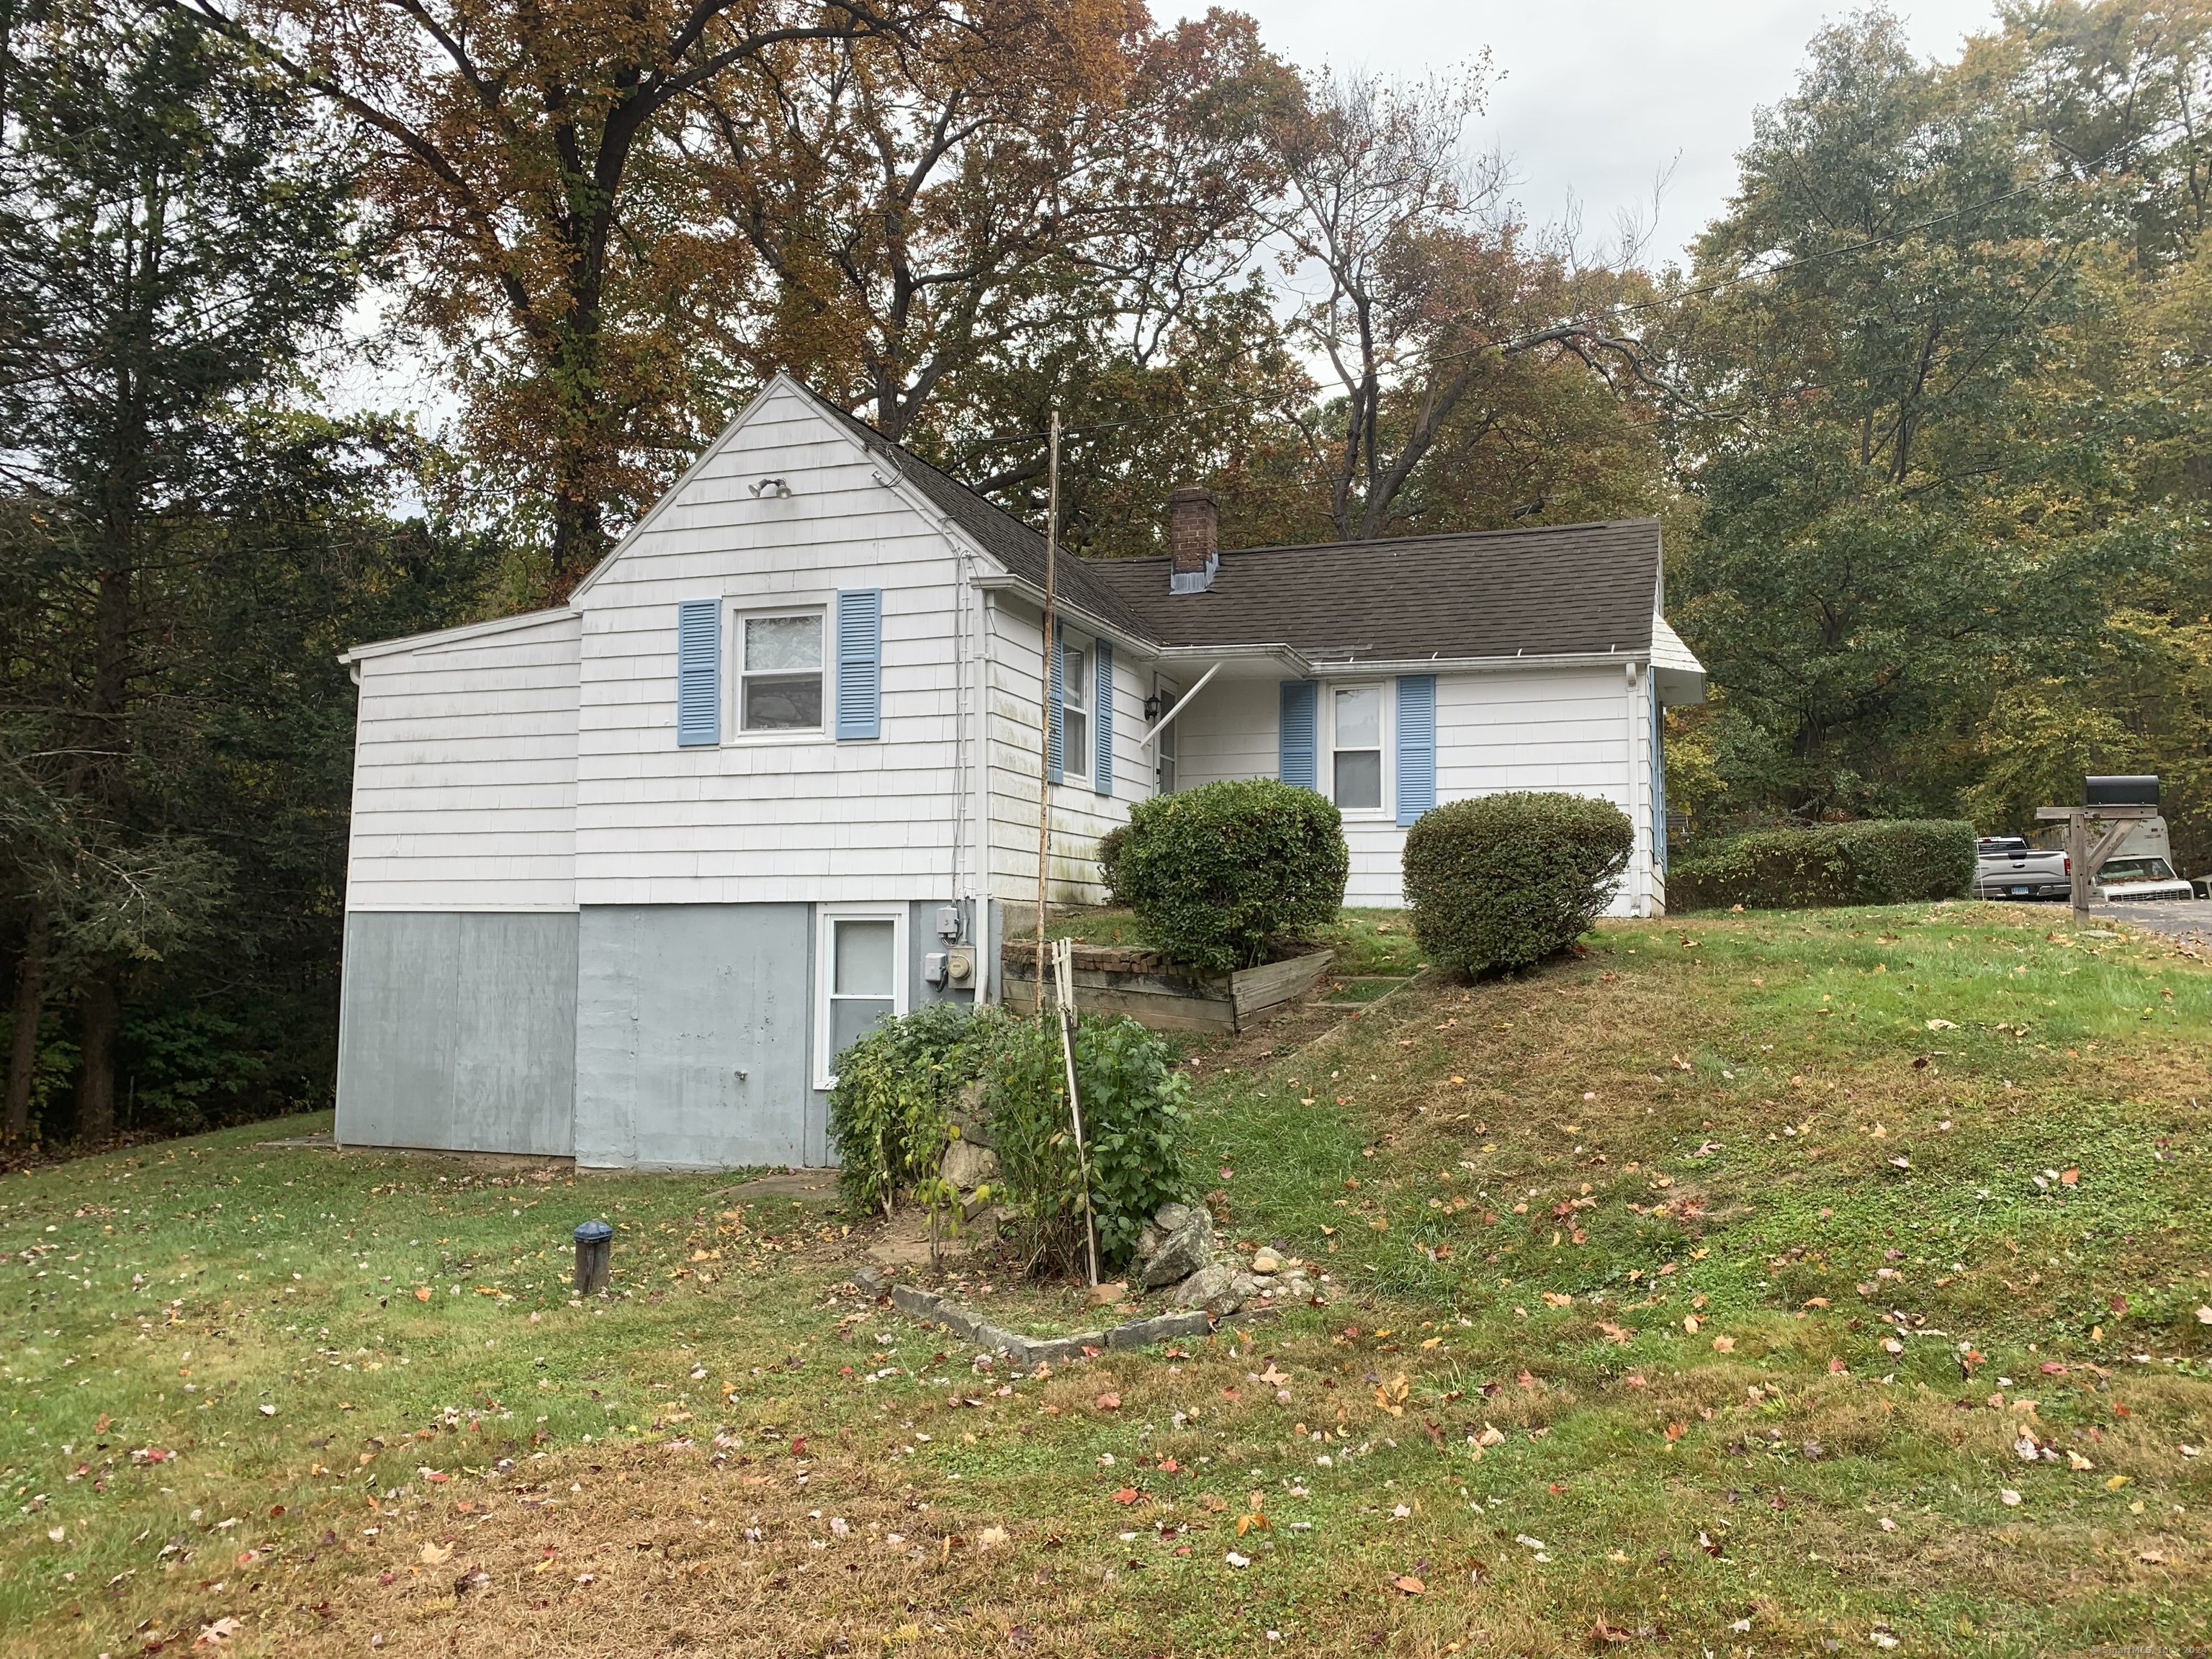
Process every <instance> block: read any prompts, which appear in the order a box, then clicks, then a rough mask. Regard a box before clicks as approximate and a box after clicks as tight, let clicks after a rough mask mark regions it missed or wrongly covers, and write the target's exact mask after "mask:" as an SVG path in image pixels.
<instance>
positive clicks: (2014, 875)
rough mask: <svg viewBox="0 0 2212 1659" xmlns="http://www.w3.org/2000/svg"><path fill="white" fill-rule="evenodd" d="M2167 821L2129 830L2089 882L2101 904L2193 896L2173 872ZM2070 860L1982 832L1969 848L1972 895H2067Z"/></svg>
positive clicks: (2018, 839)
mask: <svg viewBox="0 0 2212 1659" xmlns="http://www.w3.org/2000/svg"><path fill="white" fill-rule="evenodd" d="M2170 848H2171V842H2169V841H2168V840H2167V837H2166V820H2165V819H2164V818H2162V817H2157V818H2145V819H2143V820H2142V822H2141V823H2138V824H2136V825H2135V826H2134V827H2133V828H2132V829H2130V830H2129V831H2128V833H2127V836H2126V837H2125V838H2124V840H2123V841H2122V842H2120V844H2119V847H2118V850H2116V851H2115V852H2114V853H2113V854H2112V857H2110V858H2108V859H2106V860H2105V863H2104V867H2103V868H2101V869H2100V870H2099V871H2098V872H2097V878H2096V879H2095V880H2094V881H2093V882H2092V883H2091V884H2090V896H2091V897H2092V898H2093V899H2094V900H2096V901H2097V902H2100V903H2106V904H2132V903H2140V902H2143V901H2144V900H2147V899H2185V898H2193V897H2195V896H2196V889H2195V887H2194V886H2193V885H2192V884H2191V883H2189V882H2188V881H2185V880H2184V879H2183V878H2181V877H2179V876H2178V875H2176V874H2175V873H2174V869H2173V862H2172V852H2171V850H2170ZM2073 879H2074V870H2073V861H2072V860H2070V859H2069V858H2068V857H2067V855H2066V851H2065V849H2064V848H2055V847H2036V846H2033V845H2031V844H2030V843H2029V842H2028V840H2027V837H2026V836H1983V837H1981V839H1980V840H1979V841H1978V842H1976V843H1975V846H1974V896H1975V897H1976V898H1984V899H2067V898H2070V897H2071V896H2073Z"/></svg>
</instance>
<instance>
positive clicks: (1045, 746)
mask: <svg viewBox="0 0 2212 1659" xmlns="http://www.w3.org/2000/svg"><path fill="white" fill-rule="evenodd" d="M1044 499H1045V508H1044V634H1043V636H1042V639H1041V640H1040V641H1039V650H1038V652H1037V666H1038V668H1039V669H1040V670H1041V672H1040V674H1039V676H1038V678H1037V714H1038V717H1039V718H1038V720H1037V883H1036V1003H1035V1006H1034V1008H1033V1012H1035V1013H1036V1015H1037V1016H1038V1017H1039V1018H1042V1017H1043V1014H1044V903H1045V901H1044V882H1045V870H1046V867H1047V866H1048V864H1049V863H1050V861H1051V859H1052V675H1053V670H1054V668H1056V667H1058V666H1059V664H1058V662H1057V661H1056V660H1055V658H1054V652H1055V650H1056V647H1054V644H1053V638H1052V611H1053V599H1054V593H1053V579H1054V573H1055V570H1056V568H1057V565H1058V559H1057V550H1058V545H1059V542H1060V411H1059V410H1057V409H1055V410H1053V411H1052V437H1051V442H1050V445H1049V447H1048V448H1047V450H1046V452H1045V496H1044ZM1069 1064H1070V1065H1071V1066H1073V1061H1070V1062H1069ZM1069 1075H1070V1076H1071V1077H1073V1075H1074V1073H1073V1072H1072V1071H1071V1072H1070V1073H1069ZM1072 1087H1073V1085H1071V1089H1072ZM1097 1282H1098V1278H1097V1273H1096V1271H1095V1270H1094V1272H1093V1273H1092V1274H1091V1283H1092V1284H1094V1285H1095V1284H1097Z"/></svg>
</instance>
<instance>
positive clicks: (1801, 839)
mask: <svg viewBox="0 0 2212 1659" xmlns="http://www.w3.org/2000/svg"><path fill="white" fill-rule="evenodd" d="M1973 880H1974V826H1973V825H1972V824H1971V823H1966V822H1964V821H1963V820H1960V819H1951V818H1908V819H1894V820H1870V821H1868V822H1864V823H1824V824H1820V825H1818V826H1816V827H1815V828H1813V829H1755V830H1753V831H1752V832H1751V833H1750V834H1748V835H1743V836H1735V837H1734V838H1733V839H1731V840H1729V841H1724V842H1718V843H1717V844H1716V845H1714V846H1712V847H1710V848H1705V849H1703V850H1701V851H1699V852H1698V853H1697V854H1693V855H1691V856H1688V857H1685V858H1680V859H1677V860H1674V865H1673V866H1672V867H1671V868H1669V869H1668V872H1667V908H1668V909H1669V910H1670V911H1676V912H1680V911H1684V910H1719V909H1725V908H1728V907H1729V906H1730V905H1732V904H1741V905H1742V906H1743V907H1744V908H1746V909H1747V910H1786V909H1798V908H1806V907H1809V906H1816V905H1828V904H1909V903H1912V902H1917V901H1920V900H1923V899H1944V898H1965V897H1966V896H1968V895H1969V893H1970V892H1971V890H1972V886H1973Z"/></svg>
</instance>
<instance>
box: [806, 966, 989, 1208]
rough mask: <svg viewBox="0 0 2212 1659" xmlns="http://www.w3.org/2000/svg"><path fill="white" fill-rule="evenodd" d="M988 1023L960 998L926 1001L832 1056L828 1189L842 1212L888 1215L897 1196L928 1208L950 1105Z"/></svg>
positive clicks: (985, 1041)
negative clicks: (833, 1187) (833, 1153)
mask: <svg viewBox="0 0 2212 1659" xmlns="http://www.w3.org/2000/svg"><path fill="white" fill-rule="evenodd" d="M992 1024H994V1022H993V1021H992V1020H990V1019H988V1018H984V1019H978V1018H976V1017H975V1014H974V1013H973V1012H971V1011H970V1008H969V1005H968V1004H967V1003H964V1002H933V1003H931V1004H929V1005H928V1006H927V1007H922V1008H917V1009H915V1011H914V1012H912V1013H910V1014H907V1015H905V1016H903V1017H902V1018H898V1019H886V1020H883V1021H881V1022H879V1023H878V1024H876V1025H874V1026H872V1027H871V1028H870V1029H869V1030H868V1032H867V1034H866V1036H863V1037H861V1038H860V1041H859V1042H855V1043H854V1045H853V1046H852V1047H851V1048H848V1049H846V1050H845V1052H844V1053H843V1054H841V1055H840V1056H838V1060H837V1085H836V1087H835V1088H834V1089H832V1090H830V1091H829V1138H830V1139H831V1141H832V1142H834V1143H835V1144H836V1148H837V1190H838V1192H839V1194H841V1195H842V1197H843V1199H844V1200H845V1203H846V1206H847V1207H848V1209H851V1210H854V1211H858V1212H862V1213H879V1214H886V1215H887V1214H889V1213H890V1209H891V1206H892V1205H893V1203H894V1202H896V1200H897V1197H898V1195H899V1194H901V1193H911V1194H914V1195H915V1196H916V1197H917V1198H919V1199H920V1200H921V1201H922V1202H923V1203H924V1204H927V1205H928V1206H930V1207H931V1208H936V1207H938V1206H939V1204H941V1203H942V1202H944V1201H945V1196H946V1195H945V1194H942V1193H940V1192H938V1191H937V1190H935V1186H936V1183H937V1181H938V1174H937V1172H938V1168H939V1165H940V1164H943V1162H944V1161H945V1147H947V1146H950V1145H951V1141H952V1115H951V1113H952V1105H953V1101H954V1098H955V1097H957V1095H958V1094H959V1092H960V1091H961V1089H962V1088H963V1087H964V1086H965V1085H968V1084H969V1083H970V1082H972V1081H973V1080H974V1079H975V1077H976V1076H977V1075H978V1073H981V1071H982V1069H983V1066H984V1063H985V1061H986V1060H987V1058H988V1056H989V1054H990V1050H991V1041H990V1039H991V1036H992V1032H991V1030H990V1027H991V1026H992Z"/></svg>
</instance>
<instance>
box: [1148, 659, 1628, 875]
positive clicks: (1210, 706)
mask: <svg viewBox="0 0 2212 1659" xmlns="http://www.w3.org/2000/svg"><path fill="white" fill-rule="evenodd" d="M1389 678H1390V677H1389V676H1384V677H1383V679H1384V681H1385V684H1386V686H1387V684H1388V682H1389ZM1648 682H1649V677H1648V676H1643V677H1639V681H1638V685H1636V686H1634V687H1632V686H1631V685H1630V684H1629V682H1628V678H1627V675H1626V670H1625V668H1612V667H1605V668H1570V669H1530V670H1512V671H1504V672H1492V673H1481V674H1439V675H1438V676H1437V800H1438V801H1439V802H1443V801H1453V800H1463V799H1468V797H1470V796H1474V795H1487V794H1498V793H1503V792H1504V791H1506V790H1516V789H1542V790H1562V791H1565V792H1567V793H1573V794H1582V795H1594V796H1597V797H1599V798H1601V799H1606V800H1609V801H1611V802H1613V805H1616V806H1619V807H1620V808H1621V809H1622V811H1626V812H1628V813H1629V815H1630V817H1631V818H1632V819H1635V818H1637V816H1638V806H1639V803H1640V802H1641V801H1642V799H1643V793H1642V791H1641V789H1640V788H1639V786H1638V778H1639V776H1640V774H1638V772H1637V771H1635V770H1634V769H1635V768H1636V767H1638V766H1648V765H1649V764H1650V752H1649V750H1650V745H1649V744H1648V742H1647V741H1645V740H1644V738H1643V737H1642V736H1641V734H1642V733H1643V732H1644V731H1645V730H1647V727H1646V726H1645V725H1644V721H1645V720H1648V718H1649V705H1648V703H1647V702H1645V701H1644V696H1646V693H1645V692H1644V690H1643V687H1644V685H1646V684H1648ZM1328 684H1329V683H1328V681H1323V682H1322V692H1323V698H1324V701H1323V709H1322V726H1321V737H1322V749H1323V750H1324V757H1323V777H1324V779H1326V776H1327V770H1326V768H1327V757H1326V752H1325V751H1326V750H1327V749H1328V706H1327V702H1326V696H1327V691H1328ZM1280 698H1281V692H1280V690H1279V684H1278V683H1277V682H1275V681H1273V680H1266V681H1261V680H1232V681H1231V682H1229V683H1228V684H1221V683H1219V682H1218V681H1217V682H1216V683H1215V684H1212V685H1209V686H1207V687H1206V690H1203V691H1201V692H1200V693H1199V695H1198V696H1197V697H1196V699H1195V700H1194V701H1193V702H1191V703H1190V705H1189V706H1188V708H1187V709H1186V710H1185V711H1184V713H1183V714H1181V715H1180V716H1178V717H1177V720H1176V724H1177V725H1178V726H1181V727H1182V746H1181V750H1180V759H1179V761H1178V763H1177V769H1178V777H1179V781H1180V782H1181V784H1182V787H1185V788H1193V787H1196V786H1198V785H1200V784H1201V783H1212V782H1215V781H1218V780H1221V779H1225V778H1272V777H1273V776H1275V775H1276V767H1277V763H1278V761H1279V755H1278V752H1277V744H1276V737H1277V727H1278V725H1279V720H1280V709H1281V702H1280ZM1387 702H1388V699H1387V698H1386V706H1387ZM1384 757H1385V760H1384V768H1385V776H1386V780H1387V784H1386V789H1385V794H1384V799H1385V802H1386V804H1387V803H1391V802H1395V799H1396V795H1395V787H1396V779H1395V775H1392V774H1393V772H1394V769H1395V752H1394V745H1393V744H1390V743H1389V742H1388V741H1387V740H1386V742H1385V744H1384ZM1647 829H1648V826H1647V825H1645V824H1644V823H1642V822H1640V821H1639V822H1638V852H1637V860H1638V866H1639V868H1638V870H1637V871H1634V872H1632V877H1631V878H1630V879H1629V880H1627V881H1625V882H1624V883H1623V884H1622V887H1621V891H1620V896H1619V898H1618V899H1617V900H1616V902H1615V903H1614V907H1613V908H1614V913H1615V914H1617V915H1629V914H1632V908H1631V907H1632V905H1633V904H1634V902H1635V901H1636V896H1637V895H1638V893H1639V892H1641V891H1642V890H1643V889H1641V888H1640V887H1639V886H1638V881H1640V880H1642V879H1643V876H1642V873H1641V868H1640V866H1642V865H1643V863H1644V860H1648V858H1649V856H1650V848H1649V841H1650V837H1649V836H1648V834H1647V833H1645V832H1646V830H1647ZM1344 832H1345V841H1346V844H1347V845H1348V846H1349V848H1351V852H1352V878H1351V881H1350V883H1349V884H1348V885H1347V887H1346V892H1345V902H1346V903H1347V904H1354V905H1397V904H1400V903H1402V902H1404V886H1403V883H1402V878H1401V860H1402V858H1403V856H1404V853H1405V847H1406V832H1405V831H1404V830H1403V829H1400V828H1399V827H1398V826H1397V824H1396V823H1393V822H1389V821H1388V820H1387V819H1385V818H1376V817H1364V816H1360V815H1350V816H1347V817H1346V821H1345V826H1344Z"/></svg>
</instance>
